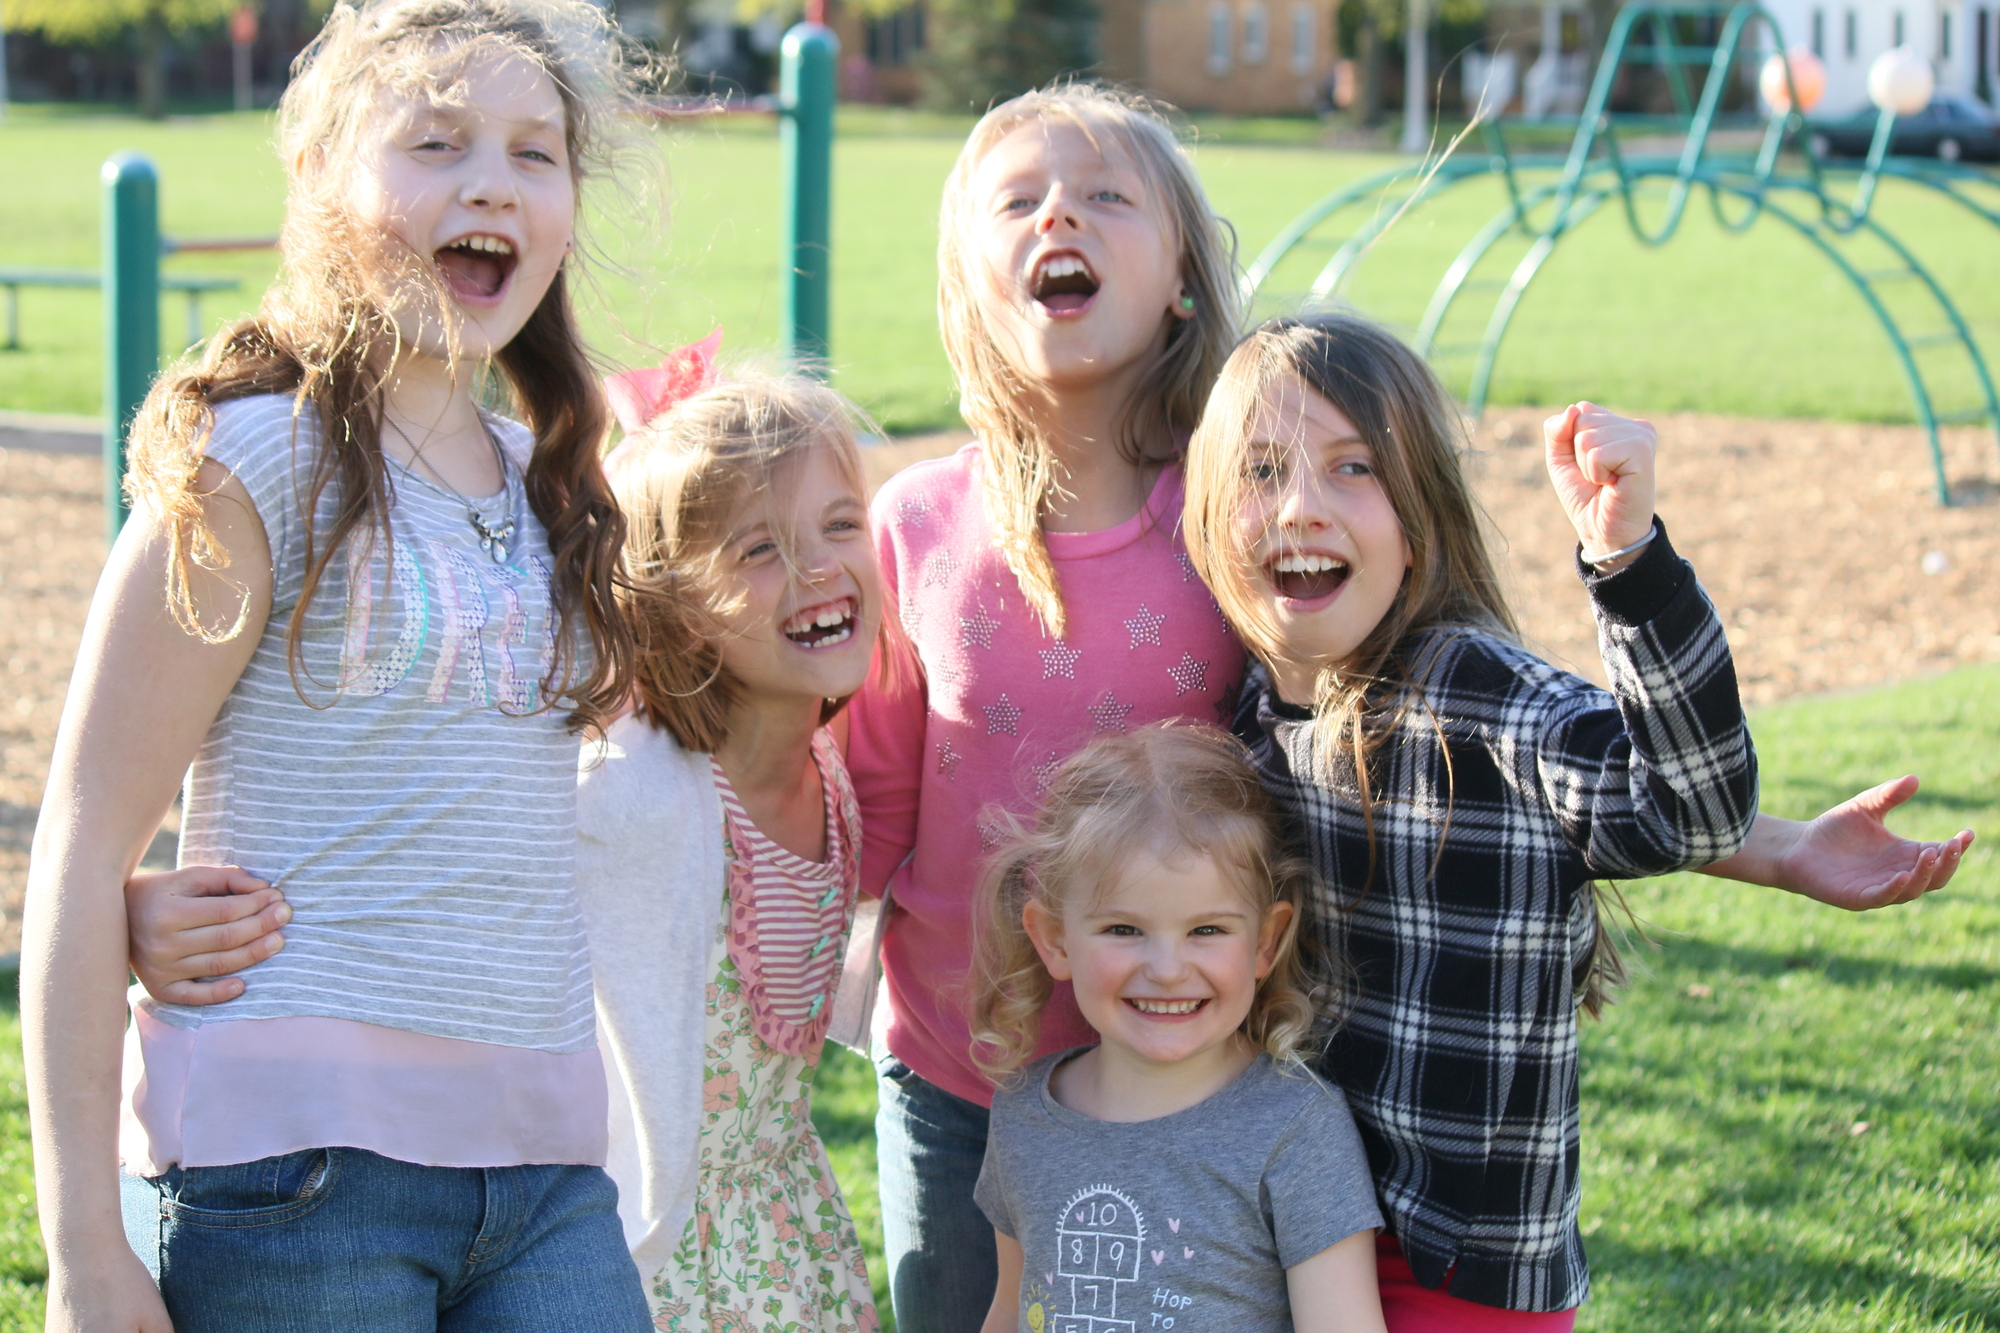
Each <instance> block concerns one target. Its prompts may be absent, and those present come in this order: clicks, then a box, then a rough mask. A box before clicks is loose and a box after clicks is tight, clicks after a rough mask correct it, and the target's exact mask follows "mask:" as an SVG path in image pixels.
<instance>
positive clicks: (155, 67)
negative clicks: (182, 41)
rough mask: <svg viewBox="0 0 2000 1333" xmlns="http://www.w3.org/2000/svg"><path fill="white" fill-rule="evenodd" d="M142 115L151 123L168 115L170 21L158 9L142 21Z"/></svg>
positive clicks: (140, 100) (140, 103) (151, 10)
mask: <svg viewBox="0 0 2000 1333" xmlns="http://www.w3.org/2000/svg"><path fill="white" fill-rule="evenodd" d="M139 114H140V115H142V116H144V117H145V118H146V119H148V120H163V119H165V117H166V114H167V19H166V15H164V14H162V13H161V12H160V11H159V8H158V7H157V6H153V7H149V8H148V10H147V12H146V17H145V18H143V19H141V20H140V21H139Z"/></svg>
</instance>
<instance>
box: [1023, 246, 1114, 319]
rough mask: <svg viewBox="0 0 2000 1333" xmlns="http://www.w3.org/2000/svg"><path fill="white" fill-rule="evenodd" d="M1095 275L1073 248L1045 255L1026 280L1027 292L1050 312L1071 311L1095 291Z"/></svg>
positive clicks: (1062, 313)
mask: <svg viewBox="0 0 2000 1333" xmlns="http://www.w3.org/2000/svg"><path fill="white" fill-rule="evenodd" d="M1099 285H1100V284H1099V283H1098V281H1097V275H1096V274H1094V273H1092V272H1091V271H1090V265H1089V264H1087V263H1085V262H1084V259H1083V256H1082V255H1079V254H1077V253H1075V252H1074V251H1062V252H1058V253H1056V254H1052V255H1045V256H1043V258H1042V259H1041V261H1040V262H1039V263H1037V264H1036V265H1035V271H1034V273H1033V275H1032V276H1031V277H1030V278H1029V280H1028V293H1029V295H1031V296H1033V297H1034V298H1035V301H1036V303H1037V304H1039V305H1040V306H1041V307H1042V308H1043V309H1044V310H1046V311H1048V312H1049V313H1050V314H1052V315H1071V314H1075V313H1076V312H1077V311H1079V310H1081V309H1083V308H1084V307H1085V306H1087V305H1089V304H1090V298H1091V297H1093V296H1095V295H1097V289H1098V287H1099Z"/></svg>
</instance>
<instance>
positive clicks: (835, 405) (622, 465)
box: [612, 375, 895, 754]
mask: <svg viewBox="0 0 2000 1333" xmlns="http://www.w3.org/2000/svg"><path fill="white" fill-rule="evenodd" d="M860 422H861V417H860V415H859V413H858V412H857V411H856V409H855V408H854V407H853V406H852V405H851V404H850V403H849V402H848V401H847V400H846V399H845V398H842V397H841V396H840V395H839V394H837V393H835V392H834V391H833V390H832V389H829V388H827V387H826V386H825V385H823V384H820V383H819V382H817V381H816V380H811V379H807V378H804V377H802V376H775V375H737V376H733V377H732V378H730V379H727V380H724V381H723V382H721V383H719V384H717V385H716V386H714V387H713V388H710V389H707V390H704V391H703V392H701V393H698V394H695V395H692V396H691V397H688V398H684V399H682V400H681V401H680V402H678V403H676V404H674V406H673V407H672V408H671V409H669V410H668V411H667V412H665V413H663V414H662V415H660V416H658V417H656V418H654V419H653V420H652V421H651V422H649V423H647V425H646V427H645V428H644V429H643V430H640V431H639V432H637V433H636V434H634V435H631V436H628V437H627V438H626V440H625V442H624V443H623V444H621V445H619V447H618V450H617V452H616V454H615V455H614V457H613V459H612V477H613V484H614V486H615V488H616V490H617V494H618V500H619V503H620V505H621V506H622V507H623V508H624V511H625V515H626V523H627V536H626V539H625V565H626V569H627V576H626V581H625V583H624V585H623V586H622V587H621V588H620V589H619V602H620V605H621V607H622V609H623V611H624V614H625V619H626V621H627V623H628V624H629V625H630V626H631V629H632V635H633V638H634V640H635V642H636V644H637V648H638V652H637V658H636V661H635V663H634V667H633V672H632V700H633V702H634V703H635V704H636V705H637V706H638V708H639V710H640V712H641V713H642V714H643V715H644V716H645V718H646V720H647V721H648V722H650V723H651V724H652V725H653V726H656V727H658V728H660V729H661V730H663V731H665V732H667V733H668V734H669V735H671V736H672V737H673V738H674V740H675V741H676V742H678V743H679V744H680V746H681V747H682V748H683V749H687V750H695V751H700V752H702V753H706V754H713V753H714V752H715V751H716V750H717V749H718V748H719V747H720V746H721V745H722V744H723V742H724V741H726V740H728V738H729V714H730V710H731V709H732V708H733V707H734V706H735V704H736V701H737V699H738V697H739V692H740V690H741V685H740V683H739V682H738V681H737V680H736V679H735V677H733V676H732V675H730V673H729V671H728V669H727V668H726V667H725V666H723V663H722V641H723V638H724V636H725V635H726V634H727V632H728V631H727V629H726V627H725V626H724V624H723V621H722V617H723V616H724V615H726V614H727V613H728V610H729V606H728V603H727V602H726V600H725V594H724V593H723V591H722V584H723V577H722V573H723V571H722V568H721V559H722V553H723V547H724V544H725V543H726V542H727V540H728V537H729V531H730V526H731V522H732V518H733V516H734V515H736V514H738V513H740V512H741V511H742V508H743V506H744V505H745V504H747V503H749V502H750V501H751V500H752V499H754V498H755V497H756V496H758V495H760V494H765V493H770V492H773V491H776V490H778V489H780V488H781V487H782V486H783V485H784V483H785V480H786V478H787V477H788V476H790V475H791V474H792V473H793V472H794V471H795V470H796V468H797V467H798V465H799V464H800V462H802V461H803V460H804V459H806V458H807V457H809V456H811V455H813V454H815V453H820V452H824V453H827V454H829V455H831V456H832V458H833V460H834V463H835V465H836V466H837V467H838V468H839V469H840V472H841V475H842V476H843V477H845V478H846V479H847V480H848V481H850V482H851V483H852V484H853V487H854V494H855V496H856V498H857V499H859V500H861V501H863V502H864V504H865V501H866V497H867V494H868V488H867V484H866V481H865V480H864V478H863V473H862V467H861V451H860V447H859V445H858V444H857V442H856V439H855V437H856V434H857V428H858V426H859V424H860ZM777 536H778V539H779V542H780V544H781V545H783V544H784V543H785V542H786V539H787V536H788V534H786V533H785V532H784V531H782V530H780V531H779V532H778V533H777ZM882 619H883V623H884V626H885V629H886V626H888V625H890V624H892V623H893V622H894V620H895V617H894V616H892V615H886V614H885V615H884V616H883V618H882ZM846 702H847V701H846V700H845V699H830V700H828V701H827V703H826V705H825V707H824V708H823V709H822V710H821V714H820V720H821V722H822V724H824V723H825V722H828V721H831V720H832V719H833V717H834V715H835V714H837V713H838V712H839V711H840V709H841V707H842V706H843V705H845V703H846Z"/></svg>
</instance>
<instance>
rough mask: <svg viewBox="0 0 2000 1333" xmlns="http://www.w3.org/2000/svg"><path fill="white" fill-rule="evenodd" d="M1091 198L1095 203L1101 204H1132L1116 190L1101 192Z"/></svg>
mask: <svg viewBox="0 0 2000 1333" xmlns="http://www.w3.org/2000/svg"><path fill="white" fill-rule="evenodd" d="M1090 198H1091V201H1092V202H1093V203H1099V204H1129V203H1131V202H1132V201H1131V200H1130V199H1127V198H1126V197H1125V196H1124V195H1122V194H1120V193H1118V191H1116V190H1099V191H1098V192H1097V193H1096V194H1093V195H1091V196H1090Z"/></svg>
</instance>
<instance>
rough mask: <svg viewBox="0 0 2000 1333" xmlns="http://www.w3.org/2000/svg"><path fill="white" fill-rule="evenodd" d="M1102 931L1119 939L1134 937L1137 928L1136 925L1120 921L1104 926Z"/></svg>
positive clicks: (1137, 930)
mask: <svg viewBox="0 0 2000 1333" xmlns="http://www.w3.org/2000/svg"><path fill="white" fill-rule="evenodd" d="M1104 933H1105V934H1107V935H1116V936H1118V937H1120V938H1121V939H1134V938H1136V937H1137V936H1138V934H1139V928H1138V927H1137V926H1128V925H1124V924H1122V923H1120V924H1117V925H1110V926H1106V927H1105V928H1104Z"/></svg>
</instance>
